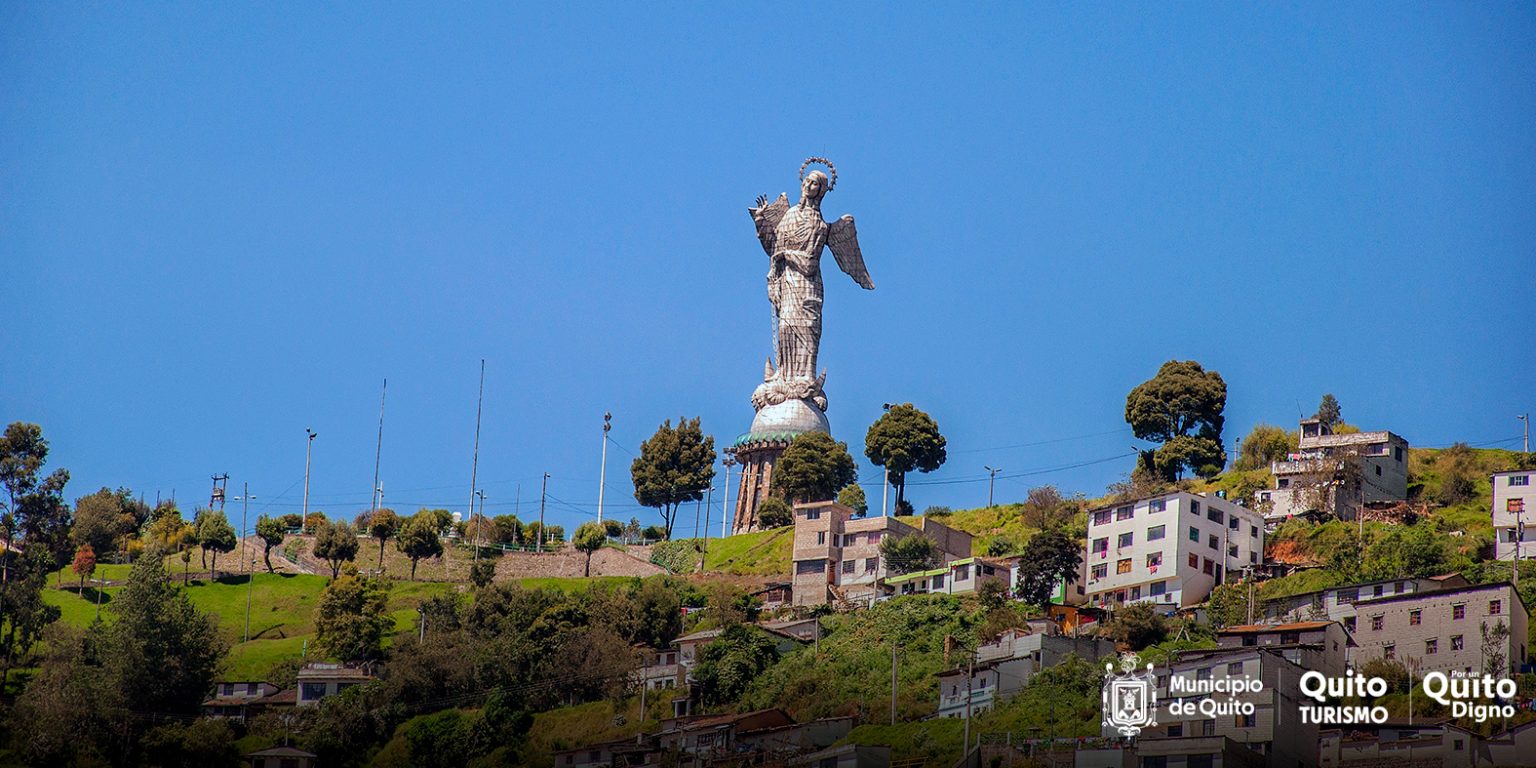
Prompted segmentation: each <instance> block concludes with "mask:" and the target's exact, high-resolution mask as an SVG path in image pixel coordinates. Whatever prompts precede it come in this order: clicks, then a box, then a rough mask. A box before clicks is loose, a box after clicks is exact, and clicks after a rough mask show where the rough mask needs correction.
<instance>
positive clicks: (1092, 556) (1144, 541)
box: [1083, 491, 1264, 608]
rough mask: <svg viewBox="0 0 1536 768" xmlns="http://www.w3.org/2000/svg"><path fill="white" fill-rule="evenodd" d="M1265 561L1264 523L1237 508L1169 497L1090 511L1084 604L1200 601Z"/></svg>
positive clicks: (1190, 496) (1195, 497) (1199, 497)
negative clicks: (1214, 589)
mask: <svg viewBox="0 0 1536 768" xmlns="http://www.w3.org/2000/svg"><path fill="white" fill-rule="evenodd" d="M1263 559H1264V518H1263V517H1262V516H1261V515H1260V514H1259V513H1258V512H1255V511H1253V510H1251V509H1248V508H1247V507H1244V506H1242V505H1241V504H1236V503H1233V502H1230V501H1227V500H1226V499H1222V498H1218V497H1215V496H1207V495H1204V494H1196V493H1189V492H1187V491H1176V492H1174V493H1168V494H1163V495H1160V496H1153V497H1149V498H1145V499H1138V500H1136V501H1131V502H1126V503H1124V504H1116V505H1114V506H1109V507H1102V508H1099V509H1095V510H1091V511H1090V512H1089V513H1088V552H1087V556H1086V557H1085V558H1084V563H1083V565H1084V569H1085V570H1086V571H1087V582H1086V585H1085V589H1084V592H1085V595H1086V596H1087V598H1088V604H1089V605H1095V606H1108V605H1117V604H1123V603H1135V602H1141V601H1151V602H1154V603H1160V604H1166V605H1168V606H1169V607H1171V608H1183V607H1187V606H1191V605H1195V604H1196V603H1200V602H1203V601H1204V600H1205V599H1206V598H1207V597H1208V596H1210V594H1211V589H1212V588H1213V587H1215V586H1216V585H1217V584H1221V583H1222V582H1223V581H1224V580H1226V579H1227V578H1228V576H1227V574H1229V573H1237V574H1241V573H1242V571H1243V569H1245V568H1249V567H1254V568H1257V567H1258V566H1259V564H1260V563H1262V562H1263Z"/></svg>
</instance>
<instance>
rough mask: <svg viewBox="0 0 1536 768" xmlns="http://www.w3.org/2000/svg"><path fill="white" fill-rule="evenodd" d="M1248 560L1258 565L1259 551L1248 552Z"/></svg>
mask: <svg viewBox="0 0 1536 768" xmlns="http://www.w3.org/2000/svg"><path fill="white" fill-rule="evenodd" d="M1248 562H1250V563H1253V564H1255V565H1257V564H1258V562H1259V553H1257V552H1249V553H1248Z"/></svg>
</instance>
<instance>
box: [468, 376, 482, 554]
mask: <svg viewBox="0 0 1536 768" xmlns="http://www.w3.org/2000/svg"><path fill="white" fill-rule="evenodd" d="M484 405H485V358H483V357H482V358H480V397H479V398H478V399H477V400H476V401H475V453H474V458H472V459H470V462H469V521H470V522H471V523H474V524H475V542H474V546H475V562H477V563H478V562H480V523H479V522H477V521H476V520H475V492H476V491H477V490H478V489H479V486H478V485H477V483H478V482H479V477H478V476H479V472H480V413H481V409H482V408H483V407H484Z"/></svg>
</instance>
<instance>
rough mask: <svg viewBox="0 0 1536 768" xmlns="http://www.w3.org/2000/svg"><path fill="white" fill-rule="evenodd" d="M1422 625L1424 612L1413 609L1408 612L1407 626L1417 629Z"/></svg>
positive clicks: (1419, 609)
mask: <svg viewBox="0 0 1536 768" xmlns="http://www.w3.org/2000/svg"><path fill="white" fill-rule="evenodd" d="M1423 623H1424V610H1423V609H1421V608H1415V609H1413V610H1411V611H1409V612H1408V626H1410V627H1417V626H1418V625H1420V624H1423Z"/></svg>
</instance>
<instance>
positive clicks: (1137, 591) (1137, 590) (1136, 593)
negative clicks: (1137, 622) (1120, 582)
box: [1131, 585, 1141, 600]
mask: <svg viewBox="0 0 1536 768" xmlns="http://www.w3.org/2000/svg"><path fill="white" fill-rule="evenodd" d="M1131 599H1132V600H1140V599H1141V587H1140V586H1139V585H1138V586H1135V587H1131Z"/></svg>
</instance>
